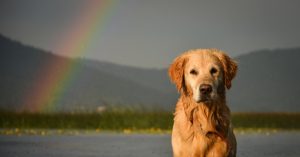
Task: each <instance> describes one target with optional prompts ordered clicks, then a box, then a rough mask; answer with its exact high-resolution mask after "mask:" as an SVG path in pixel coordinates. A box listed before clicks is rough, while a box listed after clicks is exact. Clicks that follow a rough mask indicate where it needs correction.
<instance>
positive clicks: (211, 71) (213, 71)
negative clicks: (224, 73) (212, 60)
mask: <svg viewBox="0 0 300 157" xmlns="http://www.w3.org/2000/svg"><path fill="white" fill-rule="evenodd" d="M217 72H218V70H217V69H216V68H214V67H213V68H211V69H210V73H211V74H212V75H213V74H215V73H217Z"/></svg>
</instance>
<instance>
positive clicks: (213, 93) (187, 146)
mask: <svg viewBox="0 0 300 157" xmlns="http://www.w3.org/2000/svg"><path fill="white" fill-rule="evenodd" d="M236 72H237V64H236V63H235V62H234V61H233V60H232V59H231V58H230V57H228V56H227V55H226V54H225V53H224V52H222V51H220V50H217V49H197V50H190V51H188V52H185V53H183V54H182V55H180V56H178V57H177V58H176V59H175V60H174V61H173V63H172V64H171V66H170V68H169V76H170V78H171V81H172V82H173V83H174V84H175V85H176V87H177V89H178V91H179V92H180V95H181V96H180V98H179V99H178V102H177V104H176V110H175V113H174V124H173V130H172V147H173V155H174V157H234V156H236V139H235V136H234V134H233V130H232V125H231V122H230V110H229V108H228V106H227V105H226V98H225V93H226V89H229V88H230V87H231V81H232V79H233V78H234V76H235V74H236Z"/></svg>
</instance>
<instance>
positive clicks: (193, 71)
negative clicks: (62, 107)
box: [190, 69, 198, 75]
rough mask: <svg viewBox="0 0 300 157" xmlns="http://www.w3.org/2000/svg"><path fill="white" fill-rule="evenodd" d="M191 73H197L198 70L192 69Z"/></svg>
mask: <svg viewBox="0 0 300 157" xmlns="http://www.w3.org/2000/svg"><path fill="white" fill-rule="evenodd" d="M190 74H192V75H197V74H198V72H197V71H196V70H195V69H192V70H191V71H190Z"/></svg>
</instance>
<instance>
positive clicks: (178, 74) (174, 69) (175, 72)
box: [169, 55, 187, 92]
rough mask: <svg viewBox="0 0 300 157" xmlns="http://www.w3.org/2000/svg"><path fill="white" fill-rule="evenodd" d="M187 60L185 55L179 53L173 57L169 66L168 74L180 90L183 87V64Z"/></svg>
mask: <svg viewBox="0 0 300 157" xmlns="http://www.w3.org/2000/svg"><path fill="white" fill-rule="evenodd" d="M186 61H187V57H185V56H184V55H181V56H179V57H177V58H175V59H174V61H173V63H172V64H171V65H170V67H169V76H170V79H171V81H172V82H173V83H174V84H175V85H176V87H177V90H178V91H179V92H180V91H182V89H183V87H184V83H185V82H184V66H185V63H186Z"/></svg>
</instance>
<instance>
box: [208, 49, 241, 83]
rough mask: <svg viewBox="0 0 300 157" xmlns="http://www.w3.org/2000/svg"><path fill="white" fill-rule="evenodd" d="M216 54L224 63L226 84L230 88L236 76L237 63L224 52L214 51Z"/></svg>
mask: <svg viewBox="0 0 300 157" xmlns="http://www.w3.org/2000/svg"><path fill="white" fill-rule="evenodd" d="M214 55H215V56H216V57H218V58H219V60H220V61H221V63H222V66H223V70H224V81H225V86H226V87H227V89H230V87H231V81H232V79H233V78H234V77H235V75H236V72H237V69H238V66H237V63H236V62H235V61H234V60H233V59H231V58H230V57H229V56H227V55H226V54H225V53H223V52H220V51H217V52H214Z"/></svg>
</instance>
